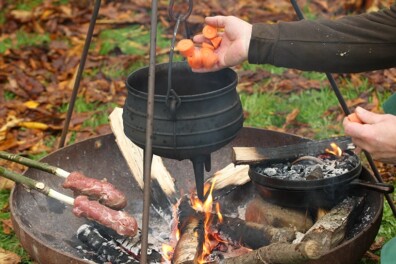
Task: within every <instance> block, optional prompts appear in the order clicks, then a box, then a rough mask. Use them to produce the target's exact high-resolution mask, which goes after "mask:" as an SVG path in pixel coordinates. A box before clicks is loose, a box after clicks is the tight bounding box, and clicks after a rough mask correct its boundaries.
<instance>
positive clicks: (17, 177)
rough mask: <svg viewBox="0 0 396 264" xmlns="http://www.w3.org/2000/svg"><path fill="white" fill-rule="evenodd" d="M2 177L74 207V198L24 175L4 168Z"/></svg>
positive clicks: (1, 168) (0, 168) (2, 168)
mask: <svg viewBox="0 0 396 264" xmlns="http://www.w3.org/2000/svg"><path fill="white" fill-rule="evenodd" d="M0 175H2V176H4V177H5V178H7V179H9V180H11V181H14V182H17V183H20V184H23V185H26V186H28V187H29V188H31V189H34V190H36V191H38V192H41V193H43V194H45V195H47V196H49V197H52V198H54V199H56V200H58V201H61V202H64V203H67V204H70V205H74V199H73V198H72V197H69V196H67V195H64V194H62V193H60V192H57V191H55V190H54V189H51V188H49V187H48V186H47V185H46V184H45V183H43V182H40V181H36V180H33V179H31V178H28V177H26V176H23V175H22V174H19V173H16V172H13V171H10V170H7V169H6V168H4V167H0Z"/></svg>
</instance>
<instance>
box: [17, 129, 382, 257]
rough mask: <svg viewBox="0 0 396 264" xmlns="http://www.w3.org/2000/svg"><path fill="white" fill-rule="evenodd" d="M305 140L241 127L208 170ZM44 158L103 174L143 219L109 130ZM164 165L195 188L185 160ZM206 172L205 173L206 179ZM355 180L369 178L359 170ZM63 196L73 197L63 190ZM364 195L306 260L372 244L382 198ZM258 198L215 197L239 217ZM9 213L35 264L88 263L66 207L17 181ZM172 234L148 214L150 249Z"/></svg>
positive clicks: (246, 193)
mask: <svg viewBox="0 0 396 264" xmlns="http://www.w3.org/2000/svg"><path fill="white" fill-rule="evenodd" d="M306 141H308V140H307V139H304V138H301V137H297V136H294V135H290V134H285V133H279V132H274V131H268V130H261V129H252V128H243V129H242V130H241V132H240V133H239V134H238V135H237V137H236V138H235V139H234V140H233V141H231V142H230V143H229V144H227V145H226V146H224V147H222V148H221V149H219V150H217V151H215V152H213V153H212V167H213V168H212V171H217V170H220V169H222V168H224V167H225V166H226V165H228V164H230V163H231V154H230V153H231V149H232V147H234V146H257V145H259V146H268V147H275V146H281V145H287V144H294V143H300V142H306ZM43 161H45V162H47V163H50V164H53V165H56V166H59V167H62V168H64V169H66V170H80V171H83V172H84V173H85V174H86V175H90V176H91V177H95V178H100V179H101V178H107V179H108V180H109V181H111V182H113V183H114V184H115V185H116V186H117V187H118V188H120V189H121V191H123V192H125V194H126V195H127V198H128V205H127V207H126V209H125V210H126V211H127V212H129V213H131V214H132V215H133V216H134V217H136V219H137V221H138V224H139V226H141V222H142V217H141V216H142V207H143V195H142V192H141V190H140V187H139V186H138V185H137V184H136V183H135V182H134V180H133V177H132V176H131V174H130V173H129V168H128V166H127V164H126V162H125V161H124V159H123V156H122V154H121V153H120V151H119V149H118V147H117V145H116V142H115V138H114V136H113V135H112V134H108V135H105V136H100V137H97V138H92V139H89V140H86V141H83V142H80V143H77V144H74V145H71V146H68V147H66V148H64V149H61V150H59V151H56V152H54V153H52V154H50V155H48V156H47V157H45V158H44V159H43ZM164 164H165V166H166V168H167V169H168V170H169V172H170V174H171V175H172V176H173V177H174V178H175V181H176V182H175V183H176V186H177V189H178V190H179V191H180V193H188V192H189V190H190V189H191V188H194V186H195V183H194V177H193V176H194V172H193V171H192V170H190V169H189V168H190V166H191V165H190V163H189V161H188V160H185V161H176V160H172V159H164ZM25 174H26V175H28V176H29V177H32V178H34V179H37V180H45V181H46V182H47V183H48V185H50V187H51V188H54V189H59V188H60V187H59V186H60V184H61V180H60V179H58V178H57V177H53V176H51V175H49V174H47V173H43V172H40V171H37V170H34V169H28V170H27V171H26V172H25ZM208 176H210V175H209V173H205V177H206V178H207V177H208ZM359 178H363V179H369V173H368V171H367V170H366V169H365V168H363V169H362V172H361V173H360V175H359ZM62 192H64V193H65V194H69V195H72V194H71V193H68V192H67V191H66V190H62ZM362 193H367V197H366V200H365V203H364V208H363V213H362V215H361V217H358V219H360V221H356V222H355V223H354V224H353V226H351V227H350V228H349V229H348V234H347V237H348V240H346V241H344V242H343V243H342V244H340V245H339V246H337V247H336V248H334V249H332V250H331V251H329V252H327V253H326V254H324V255H323V256H322V257H321V258H319V259H317V260H314V261H311V262H309V263H355V262H356V261H358V260H359V259H360V258H361V257H362V255H363V254H364V252H365V251H366V250H367V249H368V248H369V246H370V245H371V243H372V242H373V240H374V238H375V236H376V234H377V232H378V229H379V226H380V223H381V217H382V206H383V199H382V196H381V194H379V193H378V192H371V191H364V192H362ZM257 196H258V192H257V191H256V190H255V186H254V185H253V184H252V183H251V182H249V183H247V184H245V185H243V186H239V187H236V188H233V189H232V190H230V191H229V192H227V194H224V195H222V196H220V197H218V202H219V203H221V206H222V208H223V214H224V215H226V216H227V215H229V216H233V217H241V215H240V214H241V213H242V212H243V211H244V208H245V207H246V204H247V203H248V202H249V201H251V200H252V199H253V198H255V197H257ZM10 207H11V213H12V220H13V224H14V228H15V232H16V234H17V236H18V238H19V239H20V241H21V244H22V245H23V247H24V248H25V249H26V250H27V251H28V252H29V254H30V255H31V256H32V258H34V259H35V260H36V261H37V262H39V263H46V264H51V263H89V261H88V260H87V259H92V256H91V255H90V253H89V252H84V251H82V250H81V249H80V248H79V247H81V246H82V243H81V242H80V241H79V240H78V239H77V237H76V232H77V229H78V228H79V227H81V225H83V224H84V223H89V222H88V221H87V220H84V219H81V218H76V217H75V216H74V215H73V214H72V213H71V210H70V208H68V206H65V205H63V204H61V203H59V202H57V201H55V200H53V199H51V198H48V197H45V196H43V195H42V194H39V193H36V192H28V191H26V190H25V189H24V187H23V186H21V185H16V187H15V188H14V190H13V192H12V195H11V202H10ZM169 234H170V226H169V219H164V218H163V217H161V216H159V215H158V214H157V213H156V212H155V211H154V210H152V211H151V214H150V235H149V242H150V247H152V248H153V249H156V248H158V247H159V246H160V244H162V243H164V242H165V241H166V240H167V239H168V238H169Z"/></svg>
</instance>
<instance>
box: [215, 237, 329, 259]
mask: <svg viewBox="0 0 396 264" xmlns="http://www.w3.org/2000/svg"><path fill="white" fill-rule="evenodd" d="M320 256H321V249H320V246H319V244H318V243H317V242H316V241H306V242H302V243H299V244H289V243H283V242H279V243H274V244H271V245H268V246H265V247H261V248H259V249H257V250H253V251H251V252H249V253H247V254H244V255H240V256H238V257H233V258H228V259H225V260H223V261H221V264H263V263H265V264H298V263H305V262H307V261H308V260H313V259H318V258H319V257H320Z"/></svg>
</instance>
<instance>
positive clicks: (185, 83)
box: [123, 62, 243, 194]
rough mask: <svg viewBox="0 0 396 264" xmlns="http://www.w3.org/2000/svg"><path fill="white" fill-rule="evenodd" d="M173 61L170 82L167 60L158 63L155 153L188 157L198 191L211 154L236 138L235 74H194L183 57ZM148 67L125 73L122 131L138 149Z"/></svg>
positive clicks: (239, 118) (238, 113)
mask: <svg viewBox="0 0 396 264" xmlns="http://www.w3.org/2000/svg"><path fill="white" fill-rule="evenodd" d="M172 65H173V66H172V69H171V70H172V72H171V79H172V82H171V85H169V84H168V74H169V64H168V63H164V64H159V65H157V66H156V73H155V74H156V75H155V97H154V122H153V137H152V140H153V143H152V145H153V154H156V155H159V156H162V157H166V158H171V159H177V160H183V159H190V160H191V161H192V162H193V165H194V171H195V177H196V180H197V189H199V190H197V192H198V194H199V193H201V192H200V189H201V187H202V186H203V167H205V168H206V170H207V171H209V170H210V167H211V166H210V153H212V152H214V151H215V150H218V149H220V148H221V147H223V146H224V145H226V144H227V143H229V142H230V141H231V140H232V139H234V138H235V136H236V135H237V133H238V131H239V130H240V129H241V128H242V126H243V110H242V105H241V102H240V98H239V95H238V93H237V92H236V89H235V88H236V85H237V81H238V78H237V74H236V73H235V72H234V71H233V70H231V69H228V68H227V69H223V70H220V71H217V72H212V73H194V72H192V71H191V69H190V67H189V66H188V65H187V63H186V62H176V63H173V64H172ZM148 71H149V68H148V67H145V68H142V69H139V70H137V71H135V72H133V73H132V74H130V75H129V76H128V79H127V81H126V87H127V89H128V96H127V99H126V102H125V105H124V111H123V123H124V132H125V134H126V136H127V137H128V138H129V139H131V140H132V142H134V143H135V144H136V145H138V146H140V147H142V148H144V145H145V138H146V135H145V133H146V119H147V92H148V91H147V89H148ZM170 88H171V89H170ZM169 91H171V92H169ZM198 182H199V183H198Z"/></svg>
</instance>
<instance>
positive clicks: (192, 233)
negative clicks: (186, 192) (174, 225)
mask: <svg viewBox="0 0 396 264" xmlns="http://www.w3.org/2000/svg"><path fill="white" fill-rule="evenodd" d="M203 220H204V214H203V213H199V212H196V211H195V210H194V209H193V208H192V207H191V206H190V202H189V198H188V197H187V196H183V197H182V198H181V200H180V203H179V208H178V221H179V223H178V229H179V231H180V239H179V241H178V242H177V245H176V247H175V250H174V253H173V258H172V263H174V264H187V263H196V261H197V258H198V257H199V256H201V254H202V246H203V236H204V229H203V228H204V227H203V224H202V223H203Z"/></svg>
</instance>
